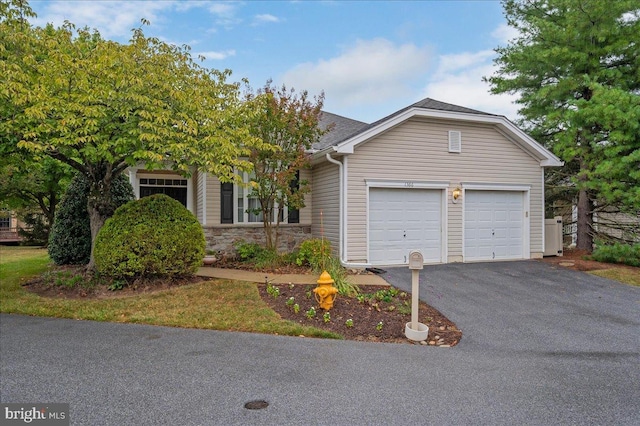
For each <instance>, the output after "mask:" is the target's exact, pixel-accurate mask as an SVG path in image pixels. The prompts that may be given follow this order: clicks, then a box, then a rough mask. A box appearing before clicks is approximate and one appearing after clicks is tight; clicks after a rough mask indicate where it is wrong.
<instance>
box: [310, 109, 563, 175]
mask: <svg viewBox="0 0 640 426" xmlns="http://www.w3.org/2000/svg"><path fill="white" fill-rule="evenodd" d="M324 114H325V113H323V115H324ZM336 117H338V119H336ZM412 117H427V118H443V119H449V120H459V121H464V122H468V123H482V124H493V125H495V126H496V128H497V129H498V131H500V133H502V134H503V135H504V136H505V137H507V139H509V140H510V141H511V142H513V143H514V144H516V145H517V146H519V147H520V148H522V149H523V150H524V151H525V152H527V153H528V154H529V155H531V156H532V157H534V158H536V159H538V160H540V165H541V166H543V167H559V166H562V164H563V162H562V161H560V159H559V158H558V157H556V156H555V155H554V154H553V153H551V151H549V150H547V149H546V148H544V147H543V146H542V145H540V144H538V142H536V141H535V140H534V139H533V138H531V137H530V136H529V135H527V134H526V133H525V132H523V131H522V130H520V129H519V128H518V127H517V126H516V125H515V124H513V123H512V122H511V121H509V120H508V119H507V118H506V117H504V116H502V115H496V114H490V113H486V112H482V111H477V110H474V109H470V108H465V107H461V106H458V105H453V104H448V103H446V102H440V101H437V100H434V99H430V98H426V99H423V100H421V101H419V102H416V103H414V104H412V105H409V106H408V107H405V108H403V109H401V110H399V111H396V112H394V113H393V114H391V115H388V116H387V117H384V118H383V119H381V120H378V121H376V122H374V123H371V124H369V125H366V124H364V123H362V122H359V121H356V120H350V119H348V118H346V117H341V116H336V115H335V114H330V115H327V120H332V119H333V120H334V122H335V123H336V125H335V128H334V130H336V133H335V134H332V133H333V131H334V130H332V131H330V132H328V133H327V134H325V135H324V136H323V138H322V139H321V141H320V142H319V143H318V144H317V148H316V145H314V148H316V154H317V157H324V156H325V154H327V153H330V152H337V153H340V154H352V153H353V152H354V149H355V147H356V146H358V145H359V144H361V143H365V142H367V141H369V140H371V139H372V138H374V137H375V136H377V135H380V134H381V133H383V132H386V131H387V130H389V129H391V128H393V127H396V126H398V125H400V124H401V123H403V122H405V121H407V120H409V119H410V118H412ZM338 122H340V123H341V124H340V125H338ZM356 123H358V124H359V125H357V124H356ZM321 125H322V120H321ZM325 128H326V127H325ZM347 129H348V130H349V131H352V133H351V134H348V131H347Z"/></svg>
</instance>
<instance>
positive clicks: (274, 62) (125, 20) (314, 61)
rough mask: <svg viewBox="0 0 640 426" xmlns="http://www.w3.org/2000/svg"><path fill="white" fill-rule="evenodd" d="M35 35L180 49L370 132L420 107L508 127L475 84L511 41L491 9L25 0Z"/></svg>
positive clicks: (507, 107)
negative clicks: (63, 28) (145, 40)
mask: <svg viewBox="0 0 640 426" xmlns="http://www.w3.org/2000/svg"><path fill="white" fill-rule="evenodd" d="M30 5H31V7H32V8H33V9H34V11H35V12H36V13H37V14H38V18H37V19H36V20H34V23H35V24H37V25H44V24H45V23H47V22H52V23H54V24H56V25H60V24H62V23H63V21H64V20H69V21H71V22H73V23H74V24H76V26H89V27H92V28H97V29H98V30H99V31H100V33H101V34H102V36H103V37H105V38H109V39H113V40H116V41H120V42H126V41H127V40H128V39H129V37H130V35H131V29H132V28H134V27H139V26H140V20H141V18H145V19H147V20H148V21H150V22H151V26H149V27H145V30H144V31H145V34H146V35H148V36H155V37H159V38H160V39H162V40H164V41H166V42H170V43H176V44H180V45H182V44H188V45H189V46H191V48H192V53H193V54H194V55H198V54H201V55H203V56H205V57H206V58H207V59H206V61H205V62H204V63H203V65H204V66H206V67H210V68H217V69H230V70H232V71H233V75H232V79H233V80H240V79H241V78H245V77H246V78H248V79H249V82H250V83H251V85H252V86H253V87H254V88H258V87H261V86H263V85H264V84H265V82H266V81H267V79H269V78H271V79H273V81H274V82H275V83H277V84H283V83H284V84H286V85H287V87H293V88H295V89H296V90H298V91H300V90H307V91H308V92H309V93H311V94H317V93H320V91H322V90H323V91H324V93H325V97H326V98H325V103H324V109H325V110H327V111H330V112H333V113H335V114H340V115H344V116H346V117H350V118H354V119H357V120H361V121H365V122H373V121H375V120H377V119H380V118H382V117H384V116H386V115H388V114H391V113H393V112H394V111H396V110H398V109H400V108H403V107H405V106H407V105H410V104H412V103H413V102H416V101H418V100H420V99H423V98H425V97H430V98H433V99H437V100H440V101H444V102H450V103H453V104H457V105H462V106H466V107H470V108H476V109H479V110H482V111H486V112H491V113H495V114H503V115H506V116H507V117H508V118H510V119H514V118H515V117H516V111H517V107H516V106H515V105H514V104H513V100H514V99H515V98H514V97H513V96H510V95H501V96H496V95H491V94H489V92H488V85H486V84H485V83H483V82H482V77H483V76H487V75H490V74H491V73H492V72H493V70H494V67H493V64H492V59H493V58H494V57H495V53H494V52H493V49H494V48H496V47H497V46H500V45H502V46H504V45H505V44H506V42H507V41H508V40H509V38H512V37H513V36H514V35H515V33H514V32H513V30H511V29H510V28H509V27H507V25H506V21H505V19H504V17H503V14H502V7H501V5H500V3H499V2H498V1H497V0H492V1H480V0H476V1H455V0H448V1H445V0H441V1H233V2H217V1H142V0H140V1H79V0H76V1H33V0H32V1H31V2H30Z"/></svg>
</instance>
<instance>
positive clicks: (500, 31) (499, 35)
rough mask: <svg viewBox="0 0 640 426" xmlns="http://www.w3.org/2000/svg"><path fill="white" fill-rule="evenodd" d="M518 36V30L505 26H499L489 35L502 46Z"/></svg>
mask: <svg viewBox="0 0 640 426" xmlns="http://www.w3.org/2000/svg"><path fill="white" fill-rule="evenodd" d="M519 35H520V32H519V31H518V30H516V29H515V28H513V27H511V26H509V25H507V24H502V25H500V26H499V27H498V28H496V29H495V30H493V32H492V33H491V36H492V37H493V38H495V39H496V40H498V42H499V43H500V44H502V45H506V44H507V43H508V42H509V41H511V40H513V39H515V38H516V37H518V36H519Z"/></svg>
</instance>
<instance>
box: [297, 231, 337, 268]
mask: <svg viewBox="0 0 640 426" xmlns="http://www.w3.org/2000/svg"><path fill="white" fill-rule="evenodd" d="M329 257H331V243H330V242H329V241H327V240H323V239H320V238H311V239H308V240H305V241H303V242H302V244H300V249H299V250H298V254H297V256H296V264H297V265H298V266H302V265H309V266H311V268H312V269H313V270H314V271H316V272H322V269H325V268H324V263H325V262H326V260H327V259H328V258H329Z"/></svg>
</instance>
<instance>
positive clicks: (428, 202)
mask: <svg viewBox="0 0 640 426" xmlns="http://www.w3.org/2000/svg"><path fill="white" fill-rule="evenodd" d="M443 198H444V191H443V190H439V189H423V188H370V189H369V210H368V211H369V259H370V263H371V264H372V265H384V264H386V265H403V264H407V256H408V254H409V252H410V251H411V250H420V251H421V252H422V255H423V256H424V260H425V263H441V262H442V261H443V237H442V235H443V225H442V224H443Z"/></svg>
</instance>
